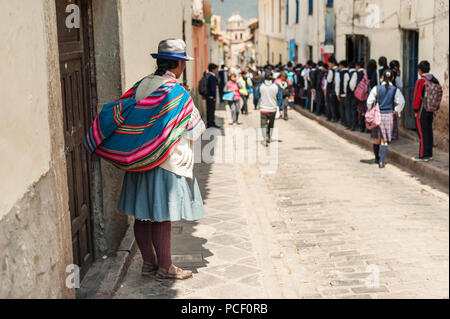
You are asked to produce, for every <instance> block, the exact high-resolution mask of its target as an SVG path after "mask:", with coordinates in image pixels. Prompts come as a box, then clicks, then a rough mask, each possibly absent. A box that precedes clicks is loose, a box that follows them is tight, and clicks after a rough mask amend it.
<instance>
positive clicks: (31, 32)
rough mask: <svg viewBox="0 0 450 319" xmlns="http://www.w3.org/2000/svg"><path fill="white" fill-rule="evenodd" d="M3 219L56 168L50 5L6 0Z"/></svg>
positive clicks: (0, 17)
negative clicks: (46, 21)
mask: <svg viewBox="0 0 450 319" xmlns="http://www.w3.org/2000/svg"><path fill="white" fill-rule="evenodd" d="M0 8H1V10H0V21H1V24H2V27H1V28H0V43H2V45H1V46H0V61H2V62H1V63H2V66H1V68H0V97H1V99H2V101H1V104H0V110H1V114H2V125H0V149H1V156H0V194H1V195H0V219H1V218H2V217H3V216H4V215H5V214H6V213H7V212H8V211H10V210H11V208H12V207H13V205H14V203H15V202H17V201H18V200H19V199H20V198H21V197H22V196H23V195H24V194H25V192H26V190H27V188H28V187H29V186H31V185H32V184H33V183H35V182H37V181H38V180H39V179H40V177H41V176H42V175H43V174H45V173H46V172H47V171H48V170H49V168H50V133H49V122H48V92H47V90H48V83H47V78H48V76H47V65H46V42H45V32H44V7H43V1H41V0H20V1H10V0H0Z"/></svg>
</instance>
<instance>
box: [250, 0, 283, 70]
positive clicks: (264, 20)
mask: <svg viewBox="0 0 450 319" xmlns="http://www.w3.org/2000/svg"><path fill="white" fill-rule="evenodd" d="M280 1H281V14H280ZM272 2H273V10H272ZM258 10H259V19H260V31H259V32H260V34H259V44H258V51H259V53H260V58H261V63H262V64H264V65H265V64H266V63H267V61H268V60H269V62H270V63H271V64H277V63H278V62H280V54H281V56H282V59H281V60H282V63H286V62H287V60H288V59H289V56H288V51H287V46H286V41H287V40H286V11H285V10H286V2H285V1H284V0H260V1H259V2H258ZM280 19H281V31H280V27H279V23H280ZM272 23H273V29H272ZM267 41H269V44H270V54H269V57H267ZM272 52H273V53H274V57H275V58H274V60H272Z"/></svg>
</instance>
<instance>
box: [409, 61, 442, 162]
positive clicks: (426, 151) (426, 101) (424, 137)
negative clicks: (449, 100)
mask: <svg viewBox="0 0 450 319" xmlns="http://www.w3.org/2000/svg"><path fill="white" fill-rule="evenodd" d="M419 75H420V79H418V80H417V82H416V86H415V88H414V100H413V109H414V114H415V116H416V125H417V134H418V135H419V140H420V149H419V156H416V157H414V158H413V160H415V161H418V162H428V161H430V160H432V159H433V118H434V114H435V112H437V111H438V110H439V108H440V105H441V101H442V93H443V92H442V87H441V85H440V83H439V81H438V80H437V79H436V78H435V77H434V76H433V75H432V74H430V63H429V62H428V61H422V62H420V63H419Z"/></svg>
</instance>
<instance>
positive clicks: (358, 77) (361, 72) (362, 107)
mask: <svg viewBox="0 0 450 319" xmlns="http://www.w3.org/2000/svg"><path fill="white" fill-rule="evenodd" d="M355 70H356V72H355V73H354V74H353V76H352V77H351V79H350V83H349V87H350V90H352V91H353V92H355V90H356V88H357V86H358V84H359V82H361V81H362V80H363V78H364V77H365V76H366V77H367V73H366V70H365V69H364V62H362V61H360V62H357V63H356V65H355ZM353 100H354V103H355V106H356V107H355V109H356V113H357V114H356V116H357V120H356V122H357V123H358V125H359V130H360V132H361V133H364V132H365V130H366V122H365V118H364V114H366V111H367V103H366V101H360V100H358V99H357V98H356V97H355V96H354V97H353Z"/></svg>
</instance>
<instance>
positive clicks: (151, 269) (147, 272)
mask: <svg viewBox="0 0 450 319" xmlns="http://www.w3.org/2000/svg"><path fill="white" fill-rule="evenodd" d="M158 268H159V267H158V266H155V265H152V264H143V265H142V276H154V275H155V274H156V272H157V271H158Z"/></svg>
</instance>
